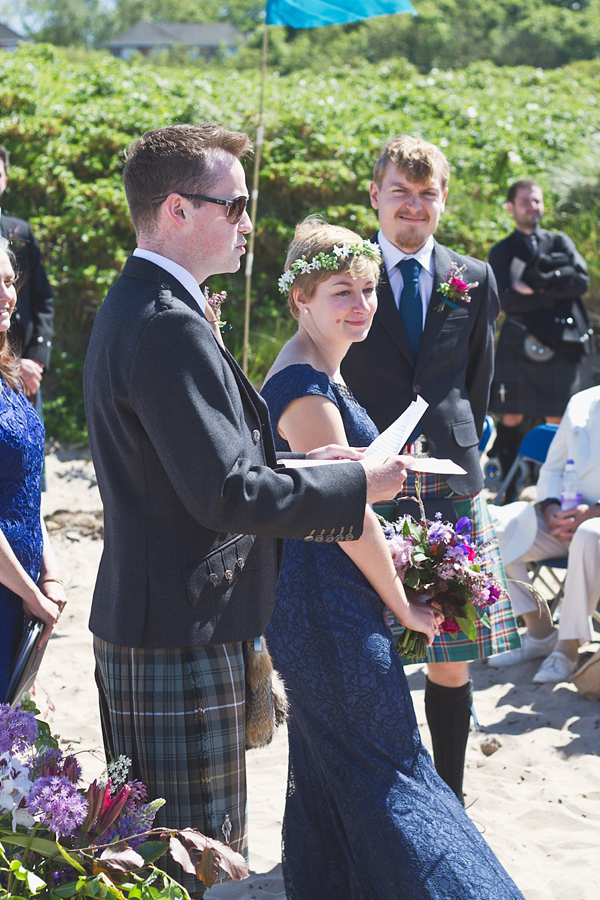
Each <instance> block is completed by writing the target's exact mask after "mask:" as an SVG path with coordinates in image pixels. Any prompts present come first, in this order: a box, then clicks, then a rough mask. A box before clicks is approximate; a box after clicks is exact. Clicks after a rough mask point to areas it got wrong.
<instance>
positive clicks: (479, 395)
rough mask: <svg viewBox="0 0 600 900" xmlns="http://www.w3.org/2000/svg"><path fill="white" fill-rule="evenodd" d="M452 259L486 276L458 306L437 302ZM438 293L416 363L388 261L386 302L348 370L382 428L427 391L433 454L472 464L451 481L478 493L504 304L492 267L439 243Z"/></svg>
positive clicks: (473, 276)
mask: <svg viewBox="0 0 600 900" xmlns="http://www.w3.org/2000/svg"><path fill="white" fill-rule="evenodd" d="M452 262H455V263H457V265H459V266H462V265H466V267H467V268H466V272H465V273H464V275H463V276H461V277H463V278H464V280H465V281H467V282H472V281H478V282H479V286H478V287H476V288H473V289H472V290H471V291H470V295H471V302H470V303H465V304H463V305H461V306H460V307H459V308H458V309H451V308H450V307H449V306H444V308H443V309H442V311H441V312H438V310H437V309H436V307H437V306H438V305H439V304H440V302H441V301H442V299H443V297H442V295H441V294H440V293H439V291H438V289H437V288H438V285H439V284H440V283H441V282H443V281H446V279H447V274H448V269H449V267H450V264H451V263H452ZM434 266H435V274H434V283H433V293H432V296H431V301H430V303H429V308H428V311H427V317H426V320H425V328H424V331H423V337H422V339H421V346H420V349H419V356H418V358H417V360H416V363H415V362H413V359H412V353H411V350H410V346H409V344H408V339H407V337H406V333H405V331H404V326H403V324H402V319H401V317H400V313H399V311H398V307H397V306H396V302H395V300H394V296H393V294H392V290H391V288H390V284H389V281H388V277H387V272H386V270H385V265H382V271H381V277H380V281H379V285H378V288H377V298H378V308H377V312H376V313H375V318H374V320H373V324H372V326H371V330H370V332H369V334H368V336H367V338H366V340H364V341H363V342H362V343H359V344H353V345H352V347H351V348H350V351H349V352H348V354H347V356H346V359H345V360H344V362H343V364H342V373H343V375H344V378H345V379H346V382H347V383H348V385H349V387H350V388H351V389H352V392H353V393H354V396H355V397H356V399H357V400H358V401H359V403H361V404H362V405H363V406H364V407H365V408H366V410H367V412H368V413H369V415H370V416H371V418H372V419H373V421H374V422H375V424H376V425H377V427H378V428H379V430H380V431H382V430H383V429H384V428H387V426H388V425H389V424H390V423H391V422H393V421H394V419H396V418H397V417H398V416H399V415H400V413H401V412H403V410H404V409H406V407H407V406H408V405H409V403H410V402H411V401H412V400H414V399H415V396H416V395H417V394H420V395H421V396H422V397H423V398H424V399H425V400H426V401H427V402H428V404H429V408H428V410H427V412H426V413H425V415H424V416H423V419H422V427H423V433H424V434H425V436H426V437H427V439H428V442H429V448H430V451H431V454H432V456H437V457H442V458H448V459H452V460H454V462H455V463H458V465H460V466H462V467H463V468H464V469H466V470H467V474H466V475H453V476H451V477H449V478H448V479H447V482H448V484H449V485H450V487H451V488H452V489H453V490H454V491H455V492H456V493H457V494H475V493H477V491H480V490H481V488H482V487H483V475H482V472H481V467H480V465H479V452H478V443H479V437H480V435H481V430H482V428H483V422H484V419H485V415H486V412H487V406H488V400H489V393H490V385H491V382H492V376H493V372H494V330H495V323H496V318H497V316H498V313H499V311H500V306H499V303H498V293H497V290H496V280H495V278H494V274H493V272H492V270H491V268H490V266H489V265H488V264H487V263H485V262H482V261H481V260H478V259H473V258H472V257H470V256H461V255H460V254H458V253H454V251H452V250H448V249H447V248H446V247H443V246H442V245H441V244H438V242H437V241H436V242H435V246H434Z"/></svg>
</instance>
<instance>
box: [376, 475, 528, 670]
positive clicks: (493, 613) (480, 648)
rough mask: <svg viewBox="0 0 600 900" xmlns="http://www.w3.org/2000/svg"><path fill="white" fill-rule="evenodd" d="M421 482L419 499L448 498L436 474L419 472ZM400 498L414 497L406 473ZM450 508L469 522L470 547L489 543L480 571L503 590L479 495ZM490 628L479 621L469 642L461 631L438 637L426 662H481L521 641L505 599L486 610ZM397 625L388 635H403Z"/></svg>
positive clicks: (496, 553) (488, 522)
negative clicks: (470, 523)
mask: <svg viewBox="0 0 600 900" xmlns="http://www.w3.org/2000/svg"><path fill="white" fill-rule="evenodd" d="M419 479H420V482H421V496H422V497H450V496H451V495H452V491H451V489H450V488H449V487H448V485H447V484H446V482H445V480H444V479H443V478H442V477H441V476H440V475H434V474H432V473H422V474H421V475H420V476H419ZM402 495H403V496H404V495H407V496H413V497H414V496H415V495H416V491H415V473H414V472H409V473H408V476H407V479H406V482H405V485H404V489H403V491H402ZM454 508H455V510H456V513H457V515H458V516H459V517H461V516H467V517H468V518H469V519H472V522H473V524H472V526H471V541H472V543H473V546H476V545H477V544H484V543H487V542H488V541H491V542H492V544H491V546H490V547H489V549H487V548H486V557H487V560H488V561H487V562H486V563H485V564H484V565H483V568H484V569H485V570H486V571H488V572H490V571H491V572H493V573H494V575H495V576H496V578H498V580H499V581H500V582H501V583H502V584H503V585H504V587H505V588H507V584H506V575H505V574H504V566H503V565H502V560H501V558H500V552H499V550H498V544H497V541H496V540H495V537H496V535H495V533H494V526H493V524H492V519H491V517H490V513H489V510H488V507H487V503H486V501H485V498H484V496H483V494H482V493H479V494H470V495H468V496H466V497H461V498H460V499H458V500H455V501H454ZM488 613H489V617H490V622H491V628H486V627H485V625H483V624H482V623H481V621H479V620H478V621H477V637H476V639H475V640H474V641H470V640H469V639H468V638H467V637H466V636H465V635H464V634H463V633H462V632H459V634H458V637H456V636H454V635H451V634H440V635H438V636H437V637H436V638H435V640H434V642H433V644H432V646H431V647H429V648H428V650H427V662H457V661H461V660H471V659H485V658H486V657H488V656H494V655H495V654H497V653H504V651H505V650H512V649H514V648H515V647H520V646H521V639H520V637H519V633H518V631H517V623H516V621H515V617H514V613H513V610H512V606H511V603H510V599H509V596H508V588H507V591H506V597H505V599H503V600H498V602H497V603H494V605H493V606H491V607H489V609H488ZM403 630H404V629H403V628H402V626H401V625H399V624H398V625H392V633H393V634H394V635H400V634H402V632H403Z"/></svg>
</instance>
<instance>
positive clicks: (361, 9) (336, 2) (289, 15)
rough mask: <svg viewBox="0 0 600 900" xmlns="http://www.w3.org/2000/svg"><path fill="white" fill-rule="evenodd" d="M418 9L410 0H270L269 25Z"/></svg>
mask: <svg viewBox="0 0 600 900" xmlns="http://www.w3.org/2000/svg"><path fill="white" fill-rule="evenodd" d="M393 13H412V14H413V15H414V14H415V11H414V9H413V7H412V5H411V4H410V3H409V2H408V0H267V25H290V26H291V27H292V28H321V27H322V26H323V25H346V24H347V23H348V22H360V21H361V20H362V19H370V18H371V17H372V16H389V15H392V14H393Z"/></svg>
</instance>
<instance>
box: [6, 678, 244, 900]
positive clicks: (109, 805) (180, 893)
mask: <svg viewBox="0 0 600 900" xmlns="http://www.w3.org/2000/svg"><path fill="white" fill-rule="evenodd" d="M37 714H38V710H37V709H36V708H35V706H34V704H33V703H32V702H31V700H29V699H28V695H27V694H26V695H25V699H24V701H23V703H22V705H21V706H20V707H17V708H16V709H11V708H10V706H7V705H6V704H0V897H13V898H15V900H25V898H30V897H37V898H39V900H61V898H70V897H76V898H83V897H98V898H108V897H114V898H117V900H157V898H165V900H166V898H169V900H176V898H184V900H186V898H187V900H189V894H188V893H187V891H186V890H185V888H183V887H182V886H181V885H180V884H179V883H178V882H177V881H175V879H173V878H171V877H170V876H169V875H167V874H166V873H165V872H163V871H162V870H161V869H160V868H158V866H156V865H154V863H155V861H156V860H158V859H159V858H160V857H161V856H162V855H163V854H165V853H166V852H167V851H168V852H169V853H170V854H171V856H172V857H173V858H174V859H175V860H177V862H178V863H180V865H181V866H182V867H183V869H184V870H185V871H186V872H191V873H194V874H196V875H197V877H198V878H199V879H200V880H201V881H203V882H204V884H206V885H207V886H208V887H211V886H212V884H214V882H215V881H216V878H217V875H218V870H219V868H221V869H223V870H224V871H226V872H227V873H228V874H229V875H230V876H231V877H232V878H234V879H241V878H245V877H246V875H247V874H248V871H247V869H246V865H245V862H244V859H243V857H242V856H240V854H238V853H234V852H233V851H232V850H231V849H230V848H229V847H227V846H226V845H225V844H222V843H220V842H219V841H213V840H211V839H210V838H207V837H205V836H204V835H202V834H200V832H198V831H195V830H194V829H192V828H184V829H181V830H173V829H169V828H153V822H154V817H155V815H156V813H157V812H158V810H159V809H160V808H161V806H163V804H164V802H165V801H164V800H161V799H158V800H152V801H150V802H148V801H147V796H146V788H145V786H144V785H143V784H142V783H141V782H139V781H128V780H127V771H128V769H129V766H130V765H131V761H130V760H129V759H127V758H126V757H119V758H118V759H117V760H116V761H115V762H114V763H112V764H110V765H109V767H108V770H107V774H106V778H105V779H103V780H101V781H98V780H95V781H93V782H92V783H91V784H90V785H89V786H88V787H87V788H86V787H83V786H80V779H81V768H80V766H79V763H78V762H77V759H76V758H75V757H74V756H71V755H66V756H65V755H63V753H62V751H61V750H60V748H59V745H58V741H57V740H56V738H55V737H53V736H52V734H51V732H50V729H49V727H48V725H47V724H46V723H45V722H43V721H40V720H39V719H37V718H36V715H37Z"/></svg>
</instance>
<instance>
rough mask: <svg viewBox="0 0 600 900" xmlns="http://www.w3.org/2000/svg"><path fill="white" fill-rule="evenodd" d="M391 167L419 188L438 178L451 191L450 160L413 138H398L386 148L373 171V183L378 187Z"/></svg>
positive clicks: (385, 145)
mask: <svg viewBox="0 0 600 900" xmlns="http://www.w3.org/2000/svg"><path fill="white" fill-rule="evenodd" d="M388 163H392V164H393V165H394V166H396V167H397V168H398V169H400V171H401V172H404V174H405V175H406V177H407V178H408V180H409V181H414V182H416V183H417V184H428V183H429V182H430V181H432V180H433V179H434V178H435V176H436V175H438V176H439V178H440V181H441V184H442V189H443V190H444V191H445V190H446V188H447V187H448V179H449V178H450V166H449V165H448V160H447V159H446V157H445V156H444V154H443V153H442V151H441V150H440V149H439V147H436V146H435V144H430V143H429V141H424V140H423V138H419V137H412V136H411V135H410V134H398V135H396V137H393V138H390V140H389V141H388V142H387V143H386V144H384V146H383V148H382V150H381V153H380V154H379V159H378V160H377V162H376V163H375V168H374V169H373V181H374V182H375V184H377V185H378V186H379V187H381V184H382V182H383V175H384V172H385V169H386V166H387V164H388Z"/></svg>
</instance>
